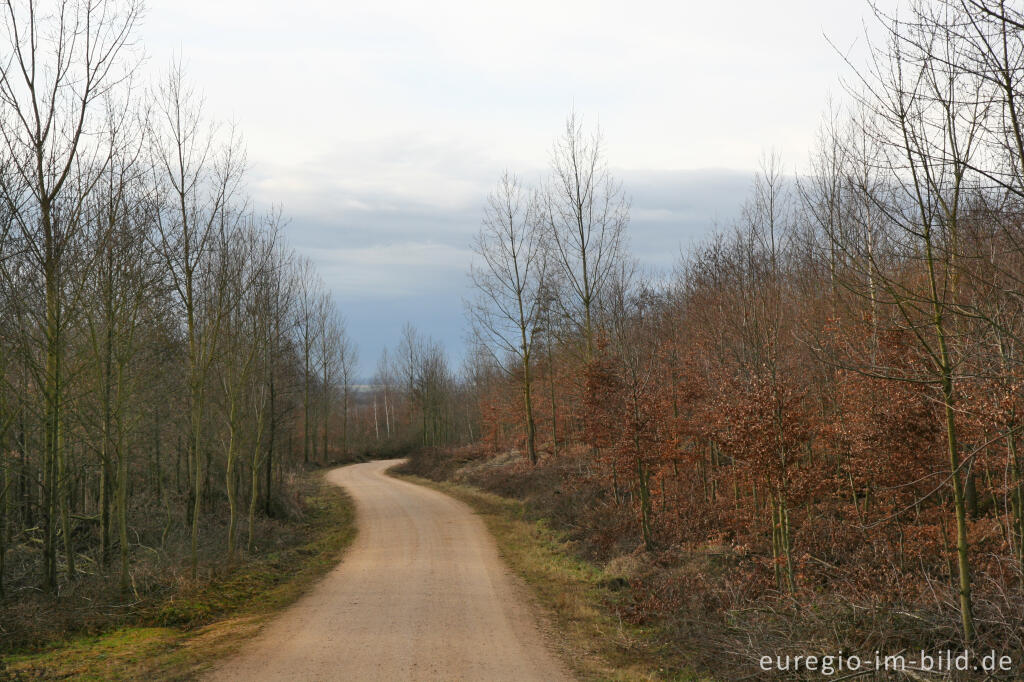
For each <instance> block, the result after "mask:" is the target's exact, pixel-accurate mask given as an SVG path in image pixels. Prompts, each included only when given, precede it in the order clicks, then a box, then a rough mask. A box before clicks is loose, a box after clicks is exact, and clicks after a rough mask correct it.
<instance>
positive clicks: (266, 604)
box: [0, 478, 356, 680]
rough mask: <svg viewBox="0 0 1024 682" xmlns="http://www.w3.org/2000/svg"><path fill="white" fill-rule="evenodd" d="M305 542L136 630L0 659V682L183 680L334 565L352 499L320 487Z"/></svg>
mask: <svg viewBox="0 0 1024 682" xmlns="http://www.w3.org/2000/svg"><path fill="white" fill-rule="evenodd" d="M305 507H306V514H305V515H304V518H303V520H302V524H303V525H304V533H303V535H304V537H305V538H306V540H305V541H304V542H301V543H298V544H296V545H294V546H292V547H288V548H285V549H282V550H280V551H276V552H273V553H270V554H266V555H264V556H260V557H256V558H253V559H251V560H250V561H249V562H247V563H245V564H240V565H239V566H238V567H236V568H235V569H234V570H230V571H227V572H225V574H224V575H222V576H220V577H216V578H213V579H212V580H210V581H208V582H205V583H202V584H199V585H194V586H191V587H189V586H185V587H183V588H182V590H180V591H179V592H178V593H177V594H175V595H173V596H171V597H169V598H167V599H166V600H164V601H162V602H161V603H159V604H155V605H153V606H152V607H151V608H149V609H146V610H144V611H142V612H140V613H139V614H138V618H137V621H138V623H137V624H136V625H132V626H130V627H121V628H118V629H116V630H113V631H110V632H105V633H102V634H99V635H95V636H82V637H76V638H73V639H71V640H68V641H61V642H55V643H53V644H51V645H49V646H46V647H42V648H41V649H39V650H35V651H24V652H15V653H13V654H10V655H8V656H6V657H4V658H3V659H0V679H11V680H35V679H64V678H73V679H76V680H135V679H144V678H150V679H160V680H185V679H193V678H194V677H196V676H197V675H199V674H200V673H202V672H203V671H205V670H208V669H209V668H210V667H212V666H213V664H214V663H215V662H216V661H217V660H218V659H220V658H222V657H224V656H228V655H230V654H232V653H233V652H234V651H236V650H237V649H238V647H239V646H240V645H241V643H242V642H244V641H245V640H246V639H247V638H249V637H251V636H252V635H254V634H255V633H256V632H257V631H258V630H259V628H260V626H261V625H262V624H263V623H264V622H265V621H266V620H267V619H268V618H270V617H271V616H272V615H273V614H274V613H276V612H277V611H278V610H279V609H281V608H282V607H284V606H287V605H288V604H290V603H291V602H293V601H295V600H296V599H297V598H298V597H299V596H300V595H301V594H302V593H303V592H305V591H306V590H307V589H308V588H309V587H310V585H311V584H312V583H313V582H315V581H316V580H317V579H319V578H320V577H321V576H323V575H324V574H325V573H326V572H327V571H329V570H330V569H331V568H332V567H333V566H335V565H336V564H337V563H338V560H339V559H340V557H341V553H342V551H343V550H344V549H345V548H346V547H348V546H349V545H350V544H351V542H352V539H353V538H354V537H355V532H356V526H355V511H354V505H353V504H352V501H351V499H350V498H349V497H348V496H347V495H346V494H345V493H344V492H343V491H342V490H341V489H340V488H337V487H335V486H333V485H330V484H329V483H327V482H326V481H324V480H322V478H321V482H320V485H319V486H317V488H316V492H315V493H314V494H312V495H311V496H310V497H308V498H307V500H306V505H305Z"/></svg>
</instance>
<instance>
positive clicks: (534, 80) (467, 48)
mask: <svg viewBox="0 0 1024 682" xmlns="http://www.w3.org/2000/svg"><path fill="white" fill-rule="evenodd" d="M148 7H149V9H148V12H147V15H146V21H145V25H144V29H143V41H144V44H145V49H146V52H147V53H148V54H149V61H148V63H147V67H146V68H147V69H149V70H152V71H154V72H156V71H159V70H161V69H163V68H164V67H165V66H166V64H167V63H168V62H169V61H170V60H171V58H172V57H173V56H174V55H176V54H177V55H181V57H182V59H183V61H184V63H185V66H186V69H187V71H188V74H189V77H190V78H191V80H192V81H193V82H194V83H195V85H196V86H197V89H199V90H201V91H203V92H205V103H206V111H207V114H208V115H209V116H211V117H213V118H216V119H221V120H234V121H235V122H236V123H237V124H238V126H239V129H240V130H241V132H242V133H243V135H244V137H245V140H246V143H247V147H248V154H249V161H250V166H251V170H250V186H251V189H252V192H253V194H254V197H255V199H256V201H257V203H258V204H260V205H270V204H278V205H281V206H282V207H283V209H284V212H285V214H286V215H287V216H290V218H291V225H290V228H289V238H290V241H291V243H292V244H293V246H295V247H296V248H297V249H298V250H299V251H300V252H301V253H304V254H306V255H308V256H309V257H311V258H312V259H313V260H314V261H315V262H316V264H317V266H318V269H319V271H320V273H321V275H322V276H323V278H324V279H325V281H326V282H327V285H328V287H329V288H330V289H331V291H332V292H333V293H334V295H335V298H336V300H337V301H338V304H339V307H340V308H341V310H342V312H343V313H344V314H345V316H346V318H347V320H348V325H349V331H350V333H351V334H352V336H353V337H354V338H355V340H356V342H357V344H358V345H359V347H360V354H361V365H362V367H363V371H364V373H366V374H369V373H370V372H372V368H373V366H374V365H375V363H376V359H377V356H378V355H379V353H380V350H381V348H383V347H384V346H385V345H388V346H390V345H393V344H394V343H395V341H396V340H397V338H398V333H399V330H400V328H401V326H402V325H403V324H404V323H405V322H406V321H407V320H408V321H410V322H412V323H413V324H414V325H415V326H416V327H417V328H418V329H420V330H422V331H423V332H425V333H427V334H430V335H431V336H433V337H435V338H437V339H439V340H442V341H443V342H444V343H445V344H446V346H448V347H449V348H450V349H451V350H452V352H453V356H455V357H458V355H459V354H460V352H461V346H462V340H463V336H464V323H463V316H462V303H461V300H462V298H463V297H464V296H465V295H467V293H468V292H467V277H466V274H465V273H466V271H467V268H468V264H469V261H470V253H469V249H468V245H469V243H470V239H471V237H472V235H473V233H474V232H475V231H476V230H477V229H478V226H479V222H480V217H481V213H482V207H483V204H484V201H485V197H486V194H487V192H488V191H490V189H491V188H492V187H493V186H494V184H495V183H496V182H497V180H498V178H499V176H500V174H501V172H502V170H503V169H505V168H508V169H509V170H512V171H515V172H517V173H519V174H521V175H522V176H523V177H524V179H526V180H529V181H532V180H535V179H538V178H539V177H540V176H541V174H542V173H543V172H544V171H545V168H546V165H547V161H548V151H549V149H550V148H551V145H552V143H553V141H554V139H555V137H556V136H557V135H558V133H559V131H560V130H561V128H562V126H563V124H564V120H565V117H566V115H567V113H568V112H569V111H570V110H571V109H572V108H575V110H576V111H577V112H578V114H580V115H581V116H582V117H583V119H584V121H585V123H586V124H588V125H596V124H598V123H599V124H600V127H601V130H602V131H603V133H604V137H605V142H606V152H607V157H608V161H609V163H610V165H611V166H612V168H613V169H614V170H615V172H616V174H617V175H618V176H619V177H620V178H621V179H622V180H623V181H624V183H625V186H626V190H627V192H628V193H629V194H630V195H632V197H633V216H632V225H631V237H630V241H631V244H632V247H633V251H634V253H635V254H636V255H637V257H638V258H639V259H640V260H641V262H643V263H645V264H647V265H650V266H652V267H656V268H666V269H667V268H670V267H671V265H672V263H673V262H674V260H675V259H676V258H677V257H678V254H679V249H680V247H681V246H682V247H685V246H686V245H687V244H690V243H691V242H692V241H694V240H695V239H700V238H701V237H702V236H705V235H707V234H708V233H709V232H710V231H711V230H712V229H713V228H714V227H715V226H716V225H719V226H724V225H728V223H729V222H730V221H731V220H733V219H734V217H735V216H736V214H737V212H738V210H739V207H740V205H741V203H742V202H743V200H744V198H745V195H746V192H747V190H748V188H749V185H750V179H751V173H752V171H753V170H754V169H755V168H756V167H757V165H758V162H759V159H760V158H761V156H762V155H763V154H764V153H765V152H766V151H768V150H770V149H775V150H777V151H778V152H779V153H780V154H781V156H782V158H783V160H784V162H785V163H786V166H787V168H788V169H789V170H791V171H795V170H799V169H800V168H801V167H802V166H803V165H804V164H805V162H806V159H807V155H808V151H809V149H810V148H811V145H812V142H813V138H814V135H815V132H816V130H817V127H818V124H819V121H820V120H821V116H822V114H823V112H824V111H825V110H826V106H827V102H828V98H829V97H830V96H832V97H833V98H834V99H837V100H841V99H842V88H841V86H840V84H839V78H840V76H841V75H844V74H848V70H847V68H846V67H845V66H844V64H843V61H842V59H841V58H840V56H838V55H837V54H836V52H835V50H834V49H833V48H832V47H831V46H830V45H829V43H828V41H827V40H826V37H825V36H826V35H827V36H828V38H829V39H830V40H831V41H832V43H834V44H835V45H836V46H839V47H840V48H841V49H842V50H843V51H846V52H848V53H849V54H851V56H852V58H853V59H854V60H857V59H859V58H860V56H861V55H862V54H863V49H864V40H863V37H862V36H863V22H864V21H865V20H866V17H867V6H866V3H864V2H862V0H842V1H832V2H821V0H775V1H774V2H764V1H763V0H734V1H733V2H730V3H728V4H725V3H708V2H691V1H688V0H685V1H683V2H644V1H640V2H636V1H634V2H631V3H626V2H622V1H621V0H619V1H617V2H614V3H612V2H600V1H596V0H587V1H586V2H559V1H558V0H544V1H540V2H537V1H534V0H520V1H517V2H514V3H510V2H502V3H491V2H480V1H458V2H456V1H445V0H435V1H434V2H422V1H416V0H376V1H375V2H373V3H370V2H365V0H364V1H360V2H348V1H346V0H341V1H340V2H339V1H335V2H331V1H326V0H290V1H289V2H281V1H280V0H274V1H273V2H271V1H269V0H246V1H244V2H243V1H236V0H216V1H215V2H212V1H211V0H150V1H149V3H148Z"/></svg>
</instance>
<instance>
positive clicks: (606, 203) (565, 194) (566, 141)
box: [542, 112, 629, 359]
mask: <svg viewBox="0 0 1024 682" xmlns="http://www.w3.org/2000/svg"><path fill="white" fill-rule="evenodd" d="M551 171H552V172H551V177H550V179H549V181H548V182H547V184H546V186H545V188H544V192H543V195H542V196H543V206H544V221H545V223H546V224H547V226H548V229H549V233H550V236H551V240H552V243H553V244H554V249H553V251H554V253H555V257H556V258H557V260H558V262H559V264H560V265H561V268H562V270H563V273H564V275H565V280H566V288H567V290H568V292H569V294H570V295H571V298H572V300H571V301H567V302H565V307H566V308H567V310H568V312H569V313H570V314H571V315H572V317H573V318H574V319H575V320H576V321H577V323H578V324H579V326H580V328H581V329H582V332H583V337H584V343H585V354H586V358H587V359H590V358H591V357H592V356H593V352H594V320H593V311H594V308H595V306H596V305H597V301H598V299H600V297H601V296H602V295H603V293H604V290H605V287H606V286H607V284H608V280H609V279H610V278H611V276H612V273H613V272H614V270H615V266H616V261H617V260H619V258H621V256H622V254H623V250H624V248H625V244H624V239H625V231H626V227H627V225H628V224H629V201H628V200H627V198H626V195H625V193H624V192H623V189H622V185H621V183H619V182H618V181H617V180H616V179H615V178H614V177H613V176H612V174H611V172H610V171H609V170H608V166H607V162H606V160H605V158H604V148H603V139H602V137H601V133H600V130H597V131H595V132H594V133H592V134H589V135H588V134H587V133H586V132H585V131H584V129H583V122H582V121H581V120H580V119H579V118H577V116H576V114H575V112H574V113H572V114H570V115H569V118H568V119H567V120H566V122H565V130H564V131H563V132H562V135H561V137H559V138H558V140H557V142H556V143H555V146H554V149H553V150H552V153H551Z"/></svg>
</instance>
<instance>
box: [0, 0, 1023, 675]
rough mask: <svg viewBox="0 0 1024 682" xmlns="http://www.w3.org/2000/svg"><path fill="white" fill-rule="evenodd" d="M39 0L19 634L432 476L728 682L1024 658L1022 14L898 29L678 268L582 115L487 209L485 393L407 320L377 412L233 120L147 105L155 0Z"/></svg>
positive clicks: (182, 87)
mask: <svg viewBox="0 0 1024 682" xmlns="http://www.w3.org/2000/svg"><path fill="white" fill-rule="evenodd" d="M34 6H35V5H34V3H31V2H9V3H5V5H4V7H3V14H4V29H3V32H2V33H3V39H4V47H3V50H4V54H5V55H7V56H8V58H7V59H6V61H4V63H3V65H2V69H3V70H2V71H0V137H2V144H0V591H2V592H0V599H2V604H3V609H2V618H0V626H2V632H0V642H2V643H3V645H11V644H18V643H24V642H27V641H33V640H32V636H31V634H30V633H26V632H25V628H24V625H25V623H28V622H29V621H31V619H32V614H33V613H36V612H40V611H41V610H42V611H45V612H46V613H48V614H53V613H55V611H56V610H60V609H65V610H67V608H66V607H67V606H68V605H69V604H77V605H82V604H84V603H86V602H88V603H89V604H90V605H91V606H90V607H89V608H93V609H98V608H99V607H102V609H105V610H107V611H116V610H118V609H122V610H124V609H130V608H131V607H132V605H133V604H136V603H139V602H140V601H143V600H144V599H145V597H146V595H147V594H152V593H161V592H166V591H168V590H173V589H177V587H176V586H179V585H182V584H187V583H189V582H195V581H202V580H203V579H206V578H208V577H209V576H211V575H213V574H215V573H217V572H218V571H222V570H227V569H228V568H230V567H231V566H233V565H237V564H239V563H244V562H245V561H246V560H247V559H248V558H249V557H251V556H254V555H255V554H257V553H258V552H260V551H261V548H262V547H265V546H267V545H272V544H273V542H274V537H275V534H277V533H279V532H280V529H281V524H284V523H287V520H288V519H289V518H294V517H296V516H298V515H301V514H302V509H301V503H300V502H299V501H298V495H297V492H296V491H297V489H298V487H299V486H300V480H301V478H302V475H303V472H307V471H309V470H311V469H314V468H317V467H320V466H326V465H331V464H337V463H341V462H345V461H351V460H353V459H354V458H356V457H360V458H362V457H387V456H399V455H406V454H411V463H410V465H409V469H410V470H412V471H415V472H418V473H420V474H423V475H427V476H431V477H433V478H456V479H459V480H463V481H467V482H469V483H472V484H474V485H477V486H480V487H483V488H487V489H489V490H492V491H495V492H498V493H500V494H503V495H506V496H510V497H518V498H520V499H522V500H524V502H525V508H526V509H527V510H528V513H529V514H530V515H532V516H533V517H535V518H537V519H543V520H544V521H545V523H549V524H550V525H552V526H553V527H554V528H556V529H558V530H559V531H560V532H562V533H564V534H565V536H566V537H567V538H569V540H570V541H571V543H572V546H573V548H574V550H575V551H576V552H578V554H579V555H580V556H582V557H584V558H586V559H589V560H591V561H595V562H599V563H600V564H601V565H602V566H604V567H605V570H606V571H607V572H609V573H614V574H617V575H620V576H621V580H622V583H623V584H624V585H627V586H628V589H629V595H630V596H629V599H628V600H626V601H625V602H624V603H623V604H619V605H617V606H616V608H617V609H618V610H619V615H620V617H621V618H623V619H624V620H628V621H632V622H636V623H657V624H658V625H659V627H662V628H663V629H664V631H665V632H666V633H667V634H666V642H667V646H670V647H673V648H674V649H676V650H678V651H679V652H680V653H681V655H685V656H686V657H687V659H688V660H689V661H691V662H693V663H695V664H696V665H698V666H702V667H704V668H706V669H709V670H717V671H719V673H721V674H726V675H728V674H729V671H737V674H739V672H738V671H746V673H749V671H750V670H751V669H752V668H751V666H752V665H755V664H756V661H757V660H758V658H759V657H760V656H761V655H763V654H764V653H774V652H778V651H785V652H793V653H799V654H810V653H815V652H825V653H829V652H831V653H834V652H836V651H838V650H839V649H844V650H846V651H862V652H873V651H875V650H881V651H885V652H893V653H895V652H898V651H903V650H909V649H913V648H915V647H918V648H926V649H929V650H933V649H940V648H950V647H953V648H963V647H969V648H972V649H974V650H978V651H981V650H987V649H994V650H997V651H1000V652H1004V653H1007V654H1012V655H1015V660H1016V661H1017V662H1018V663H1019V662H1020V661H1022V660H1024V639H1022V633H1024V457H1022V455H1021V453H1020V447H1021V444H1020V440H1021V436H1022V428H1024V394H1022V385H1024V294H1022V292H1024V286H1022V285H1024V210H1022V209H1024V120H1022V119H1024V103H1022V99H1021V98H1022V97H1024V11H1022V10H1021V9H1020V8H1018V7H1015V6H1014V5H1012V4H1010V3H1004V2H1001V1H999V0H929V1H925V0H920V1H919V2H914V3H910V4H909V5H908V6H906V7H904V8H903V9H902V10H901V13H900V14H898V15H894V16H890V15H887V14H886V13H884V12H883V11H881V10H879V9H877V8H876V9H874V20H875V22H876V23H877V25H878V27H879V28H880V35H881V38H879V39H877V40H876V41H875V42H874V43H873V44H872V45H871V49H870V57H869V59H868V60H867V61H866V62H865V63H856V64H855V63H851V64H850V65H849V69H848V73H847V74H846V75H845V77H844V85H845V95H846V97H845V100H844V104H843V105H841V106H836V107H834V108H832V109H830V110H829V111H828V112H827V113H826V115H825V116H824V117H823V123H822V126H821V128H820V131H819V133H818V135H817V143H816V145H815V147H814V149H812V150H809V160H808V161H807V162H806V163H804V164H803V165H802V166H801V167H802V168H804V170H802V171H800V172H798V173H790V172H787V171H786V169H785V166H784V164H783V161H782V160H781V159H780V158H778V157H777V156H776V155H774V154H767V155H766V156H765V157H764V161H763V163H762V166H761V168H760V170H759V172H758V173H757V174H756V177H755V179H754V182H753V185H752V189H751V192H750V195H749V196H748V197H747V198H746V200H745V203H744V204H743V210H742V217H741V218H740V219H738V220H737V221H735V222H734V223H733V224H730V225H727V226H724V227H722V228H720V229H719V230H718V232H717V233H716V234H715V235H714V236H713V237H711V238H709V239H707V240H706V241H705V242H703V243H702V244H700V245H699V246H697V247H695V248H692V249H688V250H685V251H684V252H683V253H682V254H681V256H680V258H679V261H678V263H677V266H676V267H675V269H674V270H673V271H672V272H671V273H653V272H648V271H645V270H644V269H643V268H641V267H640V266H639V265H638V264H637V263H636V261H635V259H634V258H633V257H632V255H631V254H630V251H629V222H630V201H629V195H628V189H627V188H625V187H624V186H623V185H622V184H621V183H620V182H619V181H618V180H617V179H616V177H615V175H614V174H613V173H612V171H611V170H610V167H609V159H607V158H606V156H605V150H604V142H603V139H602V137H601V134H600V132H599V131H598V130H596V129H592V128H589V127H588V126H587V125H586V124H585V122H584V120H583V119H582V117H580V116H577V115H576V114H572V115H570V116H569V118H568V120H567V121H566V124H565V127H564V129H563V130H562V132H561V134H560V135H559V136H558V138H557V139H556V141H555V143H554V145H553V146H552V148H551V150H550V155H549V161H550V163H549V172H548V174H547V175H546V176H545V177H543V178H541V179H539V180H538V181H536V182H528V181H526V180H524V179H523V178H522V177H520V176H518V175H516V174H515V173H514V172H511V171H510V172H507V173H506V174H505V175H504V176H503V177H502V178H500V180H499V182H498V184H497V186H496V187H495V189H494V191H493V192H492V193H491V195H490V196H489V197H488V200H487V203H486V208H485V211H484V216H483V222H482V227H481V230H480V233H479V235H478V236H477V238H476V240H475V241H474V243H473V249H474V251H475V253H476V259H475V263H474V265H473V266H472V268H471V270H470V273H469V278H470V281H471V283H472V288H473V291H474V295H473V296H472V297H471V298H470V299H469V300H468V301H467V302H466V304H465V307H466V318H467V322H468V326H469V328H470V329H471V332H472V334H471V337H472V344H471V346H470V351H469V352H468V353H467V357H466V359H465V361H464V362H463V364H462V366H461V367H453V366H452V365H451V364H450V363H449V360H448V357H447V355H446V352H445V350H444V349H443V348H442V347H441V346H440V344H438V343H437V342H435V341H434V340H432V339H430V338H428V337H426V336H424V335H423V334H421V333H419V332H418V331H417V330H416V329H415V328H413V327H412V326H411V325H407V326H406V327H405V330H404V331H403V333H402V337H401V338H400V339H399V340H398V342H397V344H396V345H395V347H394V348H393V349H390V350H388V351H385V352H384V353H383V354H382V356H381V357H380V359H379V362H378V363H377V369H376V373H375V376H374V377H372V378H371V379H370V380H369V382H368V383H366V384H362V383H360V381H359V380H358V379H357V377H356V376H355V371H356V369H355V368H356V366H357V364H356V363H357V352H356V348H355V345H354V343H353V341H352V338H351V335H350V334H349V332H348V330H347V329H346V327H345V323H344V318H343V317H342V316H341V315H340V313H339V312H338V310H337V307H336V306H335V304H334V303H333V302H332V300H331V298H330V296H329V294H328V293H327V289H326V286H325V284H324V283H323V282H322V280H321V279H320V278H319V276H318V275H317V273H316V271H315V268H314V267H313V266H312V264H311V263H310V262H309V261H308V260H307V259H305V258H303V257H301V256H300V255H298V254H297V253H296V252H295V251H294V250H293V249H292V248H291V247H289V245H288V244H287V241H286V239H285V233H286V225H287V220H286V218H285V217H284V215H283V213H282V211H281V210H271V211H258V210H256V209H255V208H254V205H255V204H256V203H257V202H255V201H254V200H253V197H252V195H251V194H250V192H249V190H248V188H247V185H246V172H245V171H246V158H245V151H244V145H243V143H242V138H241V134H240V131H238V130H236V129H234V128H233V127H232V126H230V125H227V124H223V123H218V122H216V121H210V120H209V119H208V118H207V117H206V116H205V115H204V113H203V109H202V97H201V95H200V94H199V93H196V92H195V91H194V90H193V89H192V88H191V86H190V85H189V81H188V79H187V76H186V75H185V74H184V73H183V69H182V68H181V66H180V64H178V63H173V64H171V65H170V67H169V68H168V69H166V70H165V71H164V73H163V75H162V76H161V77H160V78H158V79H155V80H154V81H153V82H147V81H145V79H143V78H142V77H141V76H140V74H139V69H138V65H139V63H140V61H141V47H140V46H139V45H137V44H136V41H135V34H136V29H137V25H138V22H139V21H140V16H141V11H142V7H141V5H139V4H136V3H134V2H112V1H111V2H89V3H84V2H71V1H67V2H61V3H56V6H57V7H58V9H59V10H61V11H55V12H48V13H45V14H43V13H37V12H35V11H33V9H32V8H33V7H34ZM741 199H742V198H738V201H739V200H741ZM80 626H81V624H80V623H79V624H78V625H76V626H74V627H80ZM68 627H72V626H71V625H69V626H68ZM723 671H725V672H724V673H723Z"/></svg>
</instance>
